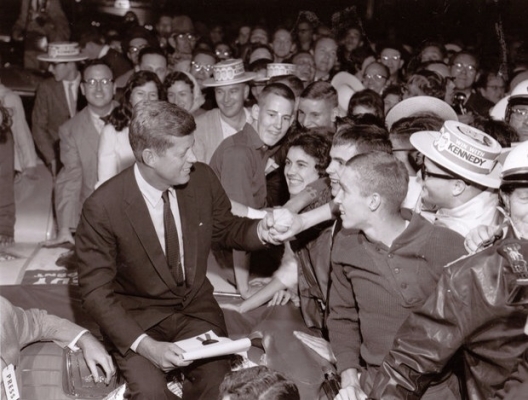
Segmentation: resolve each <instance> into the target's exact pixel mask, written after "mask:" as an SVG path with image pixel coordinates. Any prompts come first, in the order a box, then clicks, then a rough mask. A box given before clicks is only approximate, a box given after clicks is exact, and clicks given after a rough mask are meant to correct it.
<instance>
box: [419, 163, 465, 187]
mask: <svg viewBox="0 0 528 400" xmlns="http://www.w3.org/2000/svg"><path fill="white" fill-rule="evenodd" d="M420 172H421V174H422V179H423V180H424V181H425V180H427V178H437V179H444V180H446V181H453V180H456V179H459V180H461V181H462V182H464V183H465V184H466V185H470V183H469V182H468V181H466V180H465V179H463V178H460V177H458V176H452V175H445V174H437V173H434V172H430V171H428V170H427V168H426V166H425V164H422V166H421V167H420Z"/></svg>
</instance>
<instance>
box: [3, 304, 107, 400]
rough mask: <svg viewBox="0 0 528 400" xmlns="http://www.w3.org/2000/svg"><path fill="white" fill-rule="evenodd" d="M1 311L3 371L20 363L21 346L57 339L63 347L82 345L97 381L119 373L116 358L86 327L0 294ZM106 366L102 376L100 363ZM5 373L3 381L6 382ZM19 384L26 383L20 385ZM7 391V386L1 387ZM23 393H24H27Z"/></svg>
mask: <svg viewBox="0 0 528 400" xmlns="http://www.w3.org/2000/svg"><path fill="white" fill-rule="evenodd" d="M0 315H2V325H1V327H0V338H1V341H2V357H1V363H2V364H1V366H2V371H4V368H6V367H7V366H9V365H13V366H15V367H16V365H17V363H18V362H19V361H20V350H21V349H22V348H24V347H25V346H27V345H28V344H30V343H34V342H38V341H41V340H43V341H53V342H55V343H56V344H58V345H59V346H61V347H66V346H68V347H70V348H71V349H74V350H75V349H76V348H77V347H76V346H79V347H80V348H81V349H82V351H83V355H84V359H85V361H86V364H87V365H88V368H89V369H90V372H91V373H92V377H93V379H94V381H95V382H102V381H104V382H105V383H106V384H109V383H110V379H111V378H112V376H113V375H114V374H115V367H114V363H113V362H112V358H111V357H110V355H109V354H108V353H107V352H106V350H105V349H104V347H103V345H102V344H101V343H100V342H99V341H98V340H97V339H96V338H95V337H94V336H93V335H92V334H91V333H90V332H88V331H87V330H86V329H83V328H81V327H80V326H78V325H76V324H74V323H73V322H70V321H68V320H67V319H63V318H59V317H56V316H54V315H49V314H48V313H47V312H46V311H45V310H38V309H34V308H33V309H30V310H24V309H22V308H20V307H16V306H14V305H13V304H11V303H10V302H9V301H8V300H7V299H6V298H5V297H1V296H0ZM97 365H99V366H101V368H102V369H103V371H104V373H105V376H104V377H103V376H99V373H98V371H97V368H96V366H97ZM20 374H21V371H20V370H17V374H16V375H17V376H16V379H17V380H20V378H21V375H20ZM2 377H3V374H2V376H1V377H0V382H2ZM18 386H19V388H20V387H22V385H20V384H19V385H18ZM0 390H2V391H3V389H1V388H0ZM23 394H24V393H22V397H23Z"/></svg>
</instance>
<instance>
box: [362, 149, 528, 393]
mask: <svg viewBox="0 0 528 400" xmlns="http://www.w3.org/2000/svg"><path fill="white" fill-rule="evenodd" d="M527 152H528V143H523V144H521V145H519V146H517V147H515V148H514V149H513V150H512V151H511V152H510V153H509V154H508V156H507V158H506V160H505V162H504V167H503V170H502V178H501V185H500V195H501V198H502V201H503V203H504V206H505V207H504V208H505V212H506V214H507V215H508V216H509V219H508V223H507V225H506V229H505V233H504V239H503V240H500V241H498V242H496V243H495V244H494V245H493V246H491V247H489V248H487V249H485V250H483V251H481V252H480V253H478V254H476V255H474V256H472V257H467V258H464V259H462V260H460V261H458V262H457V263H455V264H452V265H450V266H448V267H446V268H444V270H443V274H442V276H441V277H440V280H439V282H438V285H437V286H436V289H435V290H434V291H433V293H432V295H431V296H430V297H429V299H428V300H427V302H426V303H425V304H424V305H423V306H422V307H421V308H418V309H417V310H414V312H413V313H412V314H411V315H410V316H409V318H408V319H407V320H406V321H405V322H404V323H403V325H402V326H401V327H400V329H399V330H398V332H397V333H396V336H395V341H394V342H393V345H392V350H391V351H390V352H389V354H388V355H387V356H386V357H385V359H384V361H383V363H382V365H381V368H380V370H379V372H378V374H377V376H376V377H375V380H374V383H373V389H372V391H371V392H370V394H369V398H372V399H387V398H390V399H410V398H412V399H418V398H420V395H421V394H422V393H423V392H424V390H425V388H426V387H427V385H428V384H429V382H430V381H431V377H432V376H434V374H435V373H437V372H438V371H441V370H442V369H443V368H444V366H445V365H446V364H447V363H448V362H449V360H450V359H451V358H452V357H453V356H454V354H455V353H456V352H459V351H460V352H461V354H462V358H463V368H464V380H465V386H466V393H467V398H468V399H470V400H477V399H490V398H501V399H503V398H517V399H520V398H523V397H513V396H512V397H510V396H509V394H508V392H510V391H513V390H515V389H517V388H516V387H517V386H518V385H519V383H520V382H522V381H526V364H527V363H526V361H527V359H526V354H527V350H528V341H527V340H526V329H527V324H526V321H527V316H528V307H527V304H528V302H527V300H526V299H527V296H526V294H527V293H526V286H525V285H523V282H524V281H526V276H527V274H528V271H527V268H526V265H527V263H526V257H527V255H528V247H527V241H526V238H527V237H528V229H527V227H528V225H527V224H526V219H527V209H526V197H527V194H528V181H527V179H526V177H527V173H528V162H527V160H526V153H527ZM524 393H525V394H526V392H524ZM519 394H520V393H519Z"/></svg>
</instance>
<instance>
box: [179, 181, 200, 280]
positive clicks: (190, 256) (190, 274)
mask: <svg viewBox="0 0 528 400" xmlns="http://www.w3.org/2000/svg"><path fill="white" fill-rule="evenodd" d="M176 195H177V197H178V210H179V212H180V219H181V224H182V231H183V232H182V236H183V237H182V240H183V251H184V261H183V263H184V266H185V277H186V279H185V280H186V282H187V286H192V284H193V283H194V277H195V275H196V265H197V256H198V254H197V244H198V236H197V235H198V224H199V220H198V218H199V213H198V210H196V199H195V196H194V191H193V190H191V189H189V188H188V186H183V187H177V188H176Z"/></svg>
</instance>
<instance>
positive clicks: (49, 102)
mask: <svg viewBox="0 0 528 400" xmlns="http://www.w3.org/2000/svg"><path fill="white" fill-rule="evenodd" d="M85 106H86V98H85V97H84V96H83V95H82V94H81V92H80V91H79V93H78V96H77V110H79V109H82V108H84V107H85ZM31 119H32V132H33V139H34V140H35V144H36V146H37V148H38V150H39V151H40V153H41V154H42V157H43V158H44V161H45V162H46V163H47V164H49V163H50V162H51V161H52V160H53V159H55V158H56V157H58V156H59V146H58V140H59V127H60V126H61V125H62V124H63V123H65V122H66V121H67V120H68V119H70V112H69V108H68V100H67V99H66V93H65V92H64V86H63V85H62V82H57V81H56V80H55V79H54V78H48V79H46V80H44V81H42V82H41V83H40V85H39V86H38V88H37V93H36V96H35V105H34V106H33V113H32V117H31Z"/></svg>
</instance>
